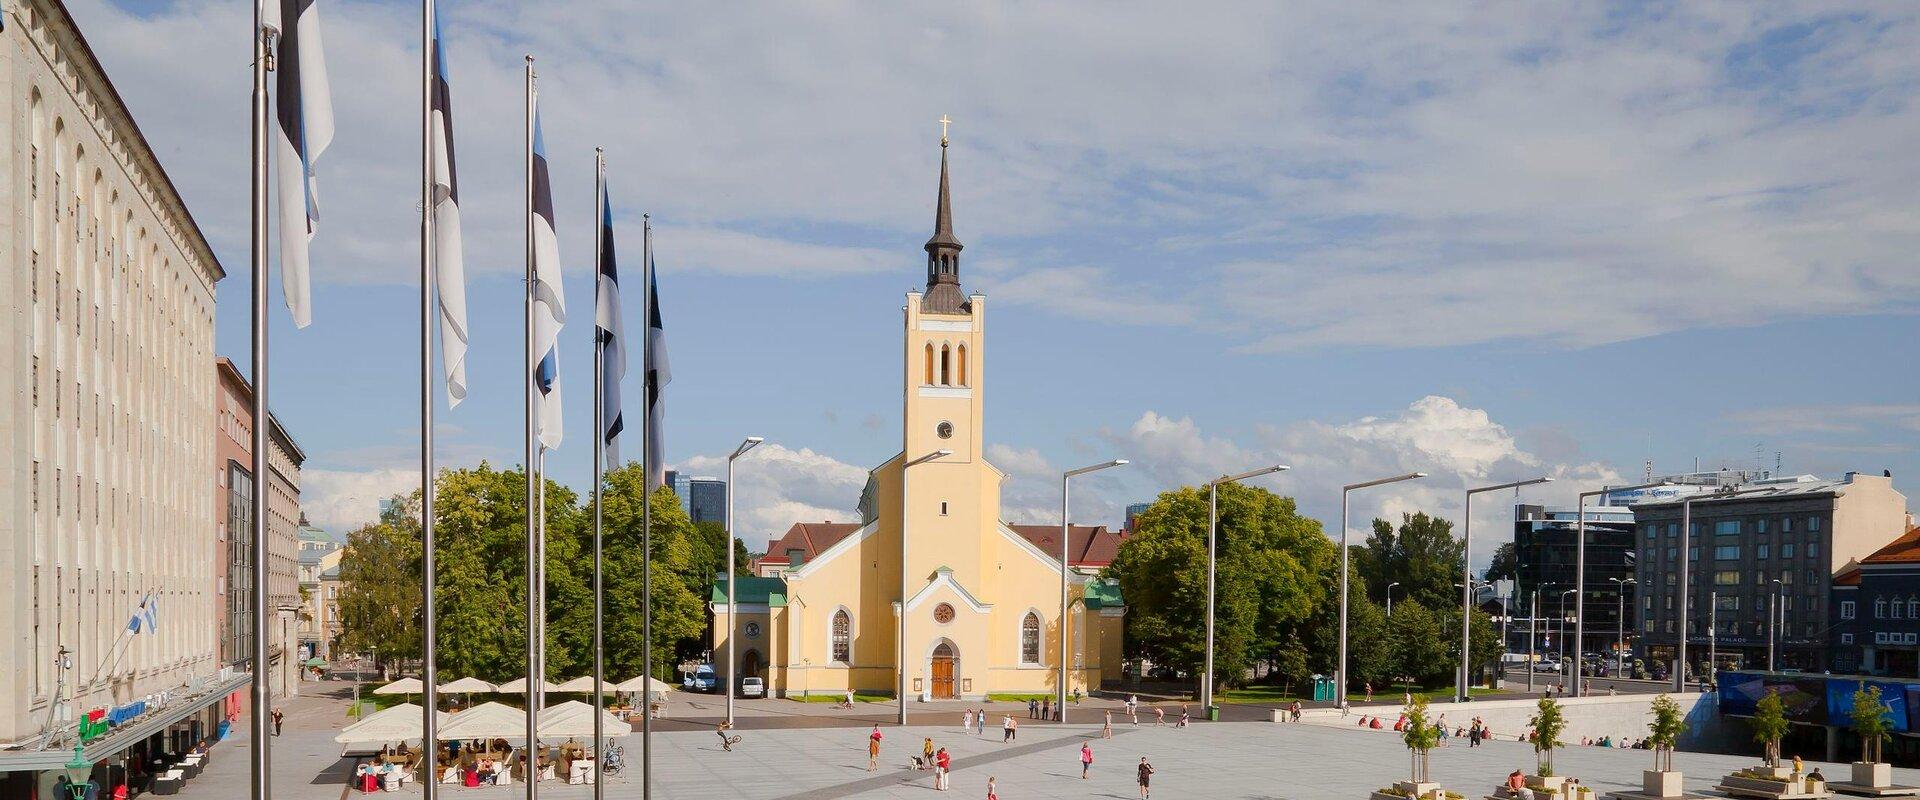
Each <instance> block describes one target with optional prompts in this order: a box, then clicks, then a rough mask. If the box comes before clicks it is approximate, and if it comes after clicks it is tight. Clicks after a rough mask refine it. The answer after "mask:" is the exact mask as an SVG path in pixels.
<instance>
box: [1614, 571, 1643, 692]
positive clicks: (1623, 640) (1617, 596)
mask: <svg viewBox="0 0 1920 800" xmlns="http://www.w3.org/2000/svg"><path fill="white" fill-rule="evenodd" d="M1607 580H1610V581H1613V583H1614V587H1613V599H1614V601H1615V603H1614V604H1615V606H1617V608H1616V609H1615V610H1614V612H1613V623H1614V627H1615V628H1616V630H1615V631H1614V637H1615V638H1614V642H1613V677H1614V678H1616V679H1617V678H1619V677H1620V675H1621V673H1623V672H1625V671H1626V669H1627V664H1626V653H1627V584H1629V583H1638V581H1635V580H1634V579H1632V578H1625V579H1622V578H1608V579H1607Z"/></svg>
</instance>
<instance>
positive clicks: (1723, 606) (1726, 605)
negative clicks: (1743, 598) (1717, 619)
mask: <svg viewBox="0 0 1920 800" xmlns="http://www.w3.org/2000/svg"><path fill="white" fill-rule="evenodd" d="M1713 607H1714V609H1716V610H1719V611H1739V610H1740V597H1739V596H1738V595H1721V596H1718V597H1716V598H1715V599H1714V601H1713Z"/></svg>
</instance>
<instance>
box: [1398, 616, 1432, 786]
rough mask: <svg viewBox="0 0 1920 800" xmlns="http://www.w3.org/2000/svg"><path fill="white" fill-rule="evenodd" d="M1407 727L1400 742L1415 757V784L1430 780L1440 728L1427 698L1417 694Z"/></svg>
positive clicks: (1411, 706) (1410, 708)
mask: <svg viewBox="0 0 1920 800" xmlns="http://www.w3.org/2000/svg"><path fill="white" fill-rule="evenodd" d="M1397 613H1398V612H1396V615H1397ZM1406 713H1407V725H1406V727H1405V728H1404V729H1402V731H1401V733H1400V740H1401V741H1403V742H1406V743H1407V752H1408V753H1409V754H1410V755H1411V756H1412V757H1413V771H1412V775H1411V776H1410V777H1411V779H1412V780H1413V782H1415V783H1419V782H1421V781H1425V780H1428V777H1427V776H1428V770H1427V766H1428V761H1429V759H1430V757H1431V755H1432V753H1433V748H1435V747H1439V746H1440V726H1439V725H1437V724H1434V723H1433V722H1432V721H1431V720H1429V719H1427V696H1426V695H1424V694H1416V695H1414V696H1413V703H1412V704H1411V705H1409V706H1407V712H1406Z"/></svg>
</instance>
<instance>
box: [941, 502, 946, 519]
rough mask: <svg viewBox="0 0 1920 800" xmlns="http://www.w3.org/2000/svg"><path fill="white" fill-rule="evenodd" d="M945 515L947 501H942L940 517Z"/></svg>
mask: <svg viewBox="0 0 1920 800" xmlns="http://www.w3.org/2000/svg"><path fill="white" fill-rule="evenodd" d="M946 515H947V501H945V500H942V501H940V516H943V517H944V516H946Z"/></svg>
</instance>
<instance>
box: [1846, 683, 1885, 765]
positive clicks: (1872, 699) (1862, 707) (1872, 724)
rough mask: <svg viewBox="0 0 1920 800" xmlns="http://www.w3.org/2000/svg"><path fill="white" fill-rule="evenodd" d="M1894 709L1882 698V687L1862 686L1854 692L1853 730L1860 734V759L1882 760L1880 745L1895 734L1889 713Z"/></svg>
mask: <svg viewBox="0 0 1920 800" xmlns="http://www.w3.org/2000/svg"><path fill="white" fill-rule="evenodd" d="M1892 713H1893V709H1892V708H1890V707H1888V706H1887V704H1886V703H1884V702H1881V700H1880V687H1878V686H1864V685H1863V686H1862V687H1861V688H1859V689H1856V690H1854V692H1853V711H1852V712H1850V716H1852V717H1853V732H1854V733H1856V734H1859V736H1860V760H1861V761H1863V762H1866V763H1868V764H1873V763H1878V762H1879V761H1880V745H1881V743H1882V742H1885V741H1886V740H1887V739H1888V738H1890V737H1892V736H1893V724H1892V721H1891V720H1889V719H1888V717H1887V715H1889V714H1892Z"/></svg>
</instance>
